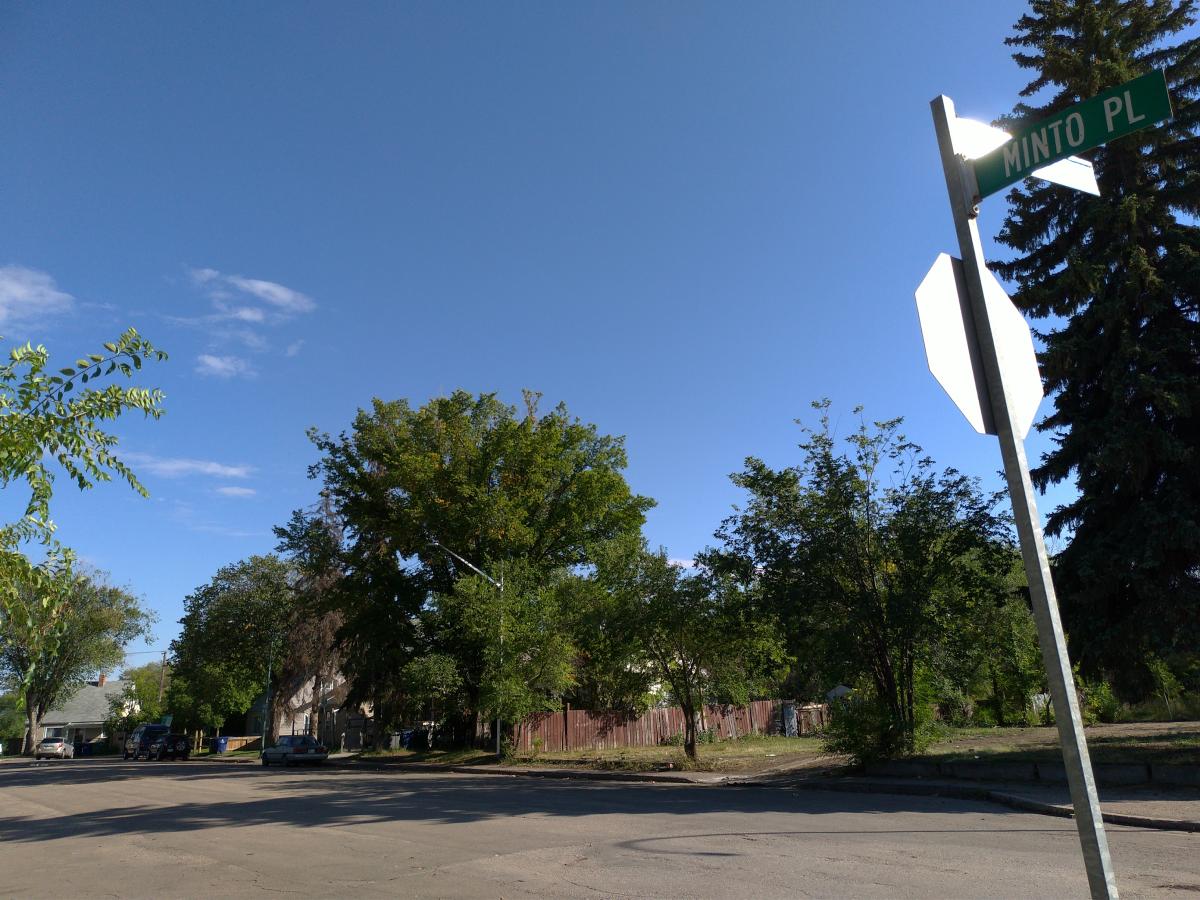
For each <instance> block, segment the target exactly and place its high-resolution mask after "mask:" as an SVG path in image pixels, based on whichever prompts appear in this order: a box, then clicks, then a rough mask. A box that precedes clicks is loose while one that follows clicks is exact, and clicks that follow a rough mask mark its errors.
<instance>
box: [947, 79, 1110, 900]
mask: <svg viewBox="0 0 1200 900" xmlns="http://www.w3.org/2000/svg"><path fill="white" fill-rule="evenodd" d="M930 105H931V106H932V108H933V121H934V126H935V127H936V129H937V137H938V147H939V149H940V150H941V156H942V169H943V171H944V173H945V176H946V189H947V191H948V192H949V194H950V208H951V210H952V211H953V213H954V230H955V232H956V233H957V235H958V245H959V250H960V252H961V254H962V268H963V274H964V276H965V281H966V290H967V295H968V297H969V299H970V307H971V313H972V318H973V319H974V325H975V335H974V337H975V338H976V340H977V343H978V348H979V356H980V361H981V362H982V363H983V369H984V373H985V375H986V379H987V390H988V394H989V396H990V400H991V410H992V418H993V420H994V425H995V429H996V432H997V435H998V437H999V439H1000V454H1001V456H1002V457H1003V459H1004V475H1005V478H1006V479H1007V481H1008V493H1009V496H1010V497H1011V498H1012V505H1013V517H1014V519H1015V520H1016V525H1017V535H1018V537H1019V538H1020V542H1021V556H1022V558H1023V560H1024V562H1025V575H1026V577H1027V578H1028V580H1029V593H1030V597H1031V599H1032V601H1033V614H1034V618H1035V620H1036V622H1037V630H1038V643H1039V644H1041V648H1042V662H1043V663H1044V665H1045V667H1046V675H1047V679H1048V681H1049V684H1050V697H1051V699H1052V700H1053V702H1054V715H1055V720H1056V722H1057V724H1058V737H1059V742H1060V743H1061V744H1062V754H1063V762H1064V763H1065V765H1066V770H1067V783H1068V785H1069V786H1070V790H1071V802H1072V803H1073V804H1074V807H1075V824H1076V827H1077V828H1078V830H1079V841H1080V844H1081V845H1082V847H1083V860H1084V864H1085V866H1086V868H1087V876H1088V884H1089V886H1090V888H1091V893H1092V896H1093V897H1096V898H1116V897H1117V879H1116V875H1115V874H1114V873H1113V866H1112V858H1111V857H1110V856H1109V852H1108V839H1107V837H1105V834H1104V820H1103V819H1102V818H1101V815H1100V800H1099V797H1098V796H1097V794H1096V783H1095V779H1094V777H1093V775H1092V763H1091V760H1090V759H1089V757H1088V750H1087V742H1086V741H1085V739H1084V736H1083V722H1082V720H1081V719H1080V716H1079V700H1078V698H1077V696H1076V694H1075V682H1074V679H1073V677H1072V674H1071V662H1070V659H1069V658H1068V656H1067V646H1066V640H1065V639H1064V638H1063V630H1062V621H1061V620H1060V618H1059V613H1058V600H1057V598H1056V597H1055V594H1054V583H1053V581H1052V580H1051V578H1050V562H1049V559H1048V558H1047V555H1046V544H1045V541H1044V539H1043V538H1042V526H1041V520H1040V519H1039V517H1038V512H1037V505H1036V503H1035V502H1034V495H1033V483H1032V482H1031V481H1030V478H1029V463H1028V461H1027V460H1026V458H1025V447H1024V444H1023V443H1022V441H1021V438H1020V437H1019V436H1018V434H1017V433H1016V431H1015V429H1014V425H1013V422H1014V416H1013V410H1012V408H1011V405H1012V397H1011V394H1010V393H1009V392H1007V391H1006V390H1005V384H1004V379H1003V377H1002V374H1001V368H1000V360H999V354H998V353H997V348H996V341H995V339H994V336H993V333H992V323H991V322H990V320H989V318H988V309H987V303H986V301H985V299H984V281H983V279H984V277H985V274H986V273H985V266H984V259H983V245H982V244H981V243H980V240H979V228H978V226H977V224H976V222H975V214H976V207H975V205H974V203H975V198H976V196H978V187H977V185H976V183H975V174H974V171H973V170H972V168H971V166H970V165H969V164H968V163H967V162H966V160H965V159H963V158H962V157H960V156H958V155H957V154H956V153H955V152H954V145H953V142H952V139H951V122H953V121H954V115H955V113H954V103H953V101H951V100H950V98H949V97H944V96H943V97H938V98H936V99H935V100H933V101H932V103H931V104H930ZM971 337H972V336H971V335H968V340H970V339H971Z"/></svg>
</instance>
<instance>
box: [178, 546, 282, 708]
mask: <svg viewBox="0 0 1200 900" xmlns="http://www.w3.org/2000/svg"><path fill="white" fill-rule="evenodd" d="M293 577H294V571H293V570H292V569H291V567H290V566H288V564H287V563H285V562H284V561H283V560H281V559H280V558H279V557H277V556H270V555H269V556H251V557H249V558H248V559H245V560H242V561H241V562H237V563H234V564H232V565H228V566H224V567H222V568H221V569H219V570H218V571H217V573H216V574H215V575H214V576H213V577H212V579H211V580H210V581H209V582H208V583H206V584H203V585H201V586H200V587H198V588H196V590H195V591H193V592H192V593H191V594H189V595H188V596H187V597H185V598H184V601H183V605H184V615H183V618H182V619H181V620H180V622H181V624H182V625H183V630H182V631H181V632H180V635H179V637H178V638H176V639H175V640H174V641H172V642H171V685H170V688H169V689H168V691H167V710H168V711H169V712H171V713H172V714H173V715H175V716H177V717H178V718H179V720H180V722H181V724H187V725H190V726H195V727H203V728H219V727H220V726H221V724H222V723H223V722H224V721H225V719H226V718H228V717H230V716H234V715H240V714H241V713H244V712H246V710H248V709H249V708H250V705H251V703H252V702H253V701H254V699H255V697H257V696H258V695H259V693H261V692H262V691H263V689H264V688H265V687H266V680H267V672H268V669H269V668H270V669H272V670H273V672H276V673H277V672H278V668H277V666H278V661H279V660H280V659H281V658H282V643H283V640H284V637H285V635H286V633H287V626H288V623H289V620H290V617H291V605H292V603H293V600H294V596H295V595H294V592H293V589H292V585H291V579H292V578H293ZM272 663H274V664H275V665H274V666H272ZM273 683H275V684H277V683H278V676H277V675H276V677H275V678H274V679H273ZM272 698H273V700H274V701H275V702H278V693H277V692H276V691H274V690H273V691H272ZM274 719H275V717H274V716H273V715H272V716H271V721H272V722H273V721H274Z"/></svg>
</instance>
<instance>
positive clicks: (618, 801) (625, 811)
mask: <svg viewBox="0 0 1200 900" xmlns="http://www.w3.org/2000/svg"><path fill="white" fill-rule="evenodd" d="M160 779H161V780H160ZM151 780H153V781H154V782H155V785H154V791H153V794H154V795H156V796H158V797H161V795H162V792H163V787H168V789H169V785H171V784H172V783H175V784H178V785H179V793H180V794H181V795H182V794H191V793H193V792H192V791H190V790H188V787H189V786H195V787H200V786H202V785H205V784H212V783H214V782H219V783H220V786H221V787H222V788H223V790H222V792H221V794H220V795H219V796H215V797H213V798H212V799H209V800H203V801H197V800H183V801H182V802H179V803H177V804H169V803H168V804H166V805H164V804H163V803H162V802H161V800H159V801H157V802H152V803H150V804H147V805H141V804H139V802H138V798H139V796H140V795H141V794H142V789H148V788H149V782H151ZM106 783H119V784H121V785H122V794H121V800H122V801H123V802H122V803H121V805H120V806H112V807H109V808H103V809H99V810H96V811H92V812H89V813H87V814H86V815H79V816H59V817H57V818H42V817H33V816H15V815H11V814H8V815H6V814H5V812H4V808H3V807H0V841H3V842H14V843H29V842H38V841H48V840H55V839H59V838H66V837H79V836H105V835H122V834H138V833H145V834H161V833H170V832H186V831H195V830H200V829H208V828H238V827H246V826H254V825H264V824H285V825H290V826H294V827H300V828H329V827H334V828H336V827H342V826H356V825H357V826H361V825H363V824H370V823H377V822H388V821H397V820H401V821H408V822H428V823H430V824H453V823H464V822H481V821H489V820H503V819H506V818H510V817H513V816H522V815H536V816H564V817H567V816H570V817H580V816H602V815H611V814H618V815H638V814H655V815H672V816H680V817H688V816H694V815H699V814H703V813H713V812H721V813H728V812H740V813H745V814H747V815H750V816H754V815H761V814H766V813H780V812H787V813H802V814H805V815H827V814H838V813H883V812H900V811H904V812H910V813H929V814H931V815H941V816H944V815H961V816H963V817H964V818H965V817H966V816H968V815H973V816H974V817H975V818H976V821H977V823H978V824H979V825H980V826H982V827H978V828H976V827H972V825H973V823H971V822H967V821H963V822H962V825H961V827H954V828H948V827H946V823H945V821H944V820H941V821H935V820H934V819H931V821H930V827H929V828H928V829H924V828H916V829H906V830H905V831H906V832H925V831H928V832H929V833H931V834H933V833H950V832H953V833H962V832H963V831H976V830H977V831H981V832H1016V831H1024V832H1046V833H1057V832H1067V833H1074V826H1073V825H1072V824H1071V823H1069V822H1065V821H1064V822H1062V823H1061V824H1056V825H1051V824H1049V823H1047V824H1046V825H1044V826H1042V825H1041V824H1040V823H1039V824H1038V826H1036V827H1031V823H1030V820H1029V818H1028V816H1027V815H1025V814H1023V813H1017V812H1015V811H1012V810H1006V809H1003V808H999V807H995V806H992V805H990V804H986V803H977V802H971V801H962V800H954V801H948V800H944V799H941V798H936V797H900V796H892V795H888V796H880V795H871V794H839V793H827V792H820V791H815V792H814V791H804V792H802V793H797V792H792V791H788V790H771V789H767V790H746V789H739V788H734V787H721V786H695V785H673V784H622V783H615V782H591V781H553V782H549V781H542V780H538V779H524V778H520V777H516V776H506V775H500V774H497V775H441V774H438V775H403V774H400V773H396V774H393V773H350V772H345V771H338V770H327V769H324V770H323V769H308V770H305V769H298V768H297V769H266V770H264V769H262V768H261V767H258V766H250V765H217V764H212V763H195V762H192V763H182V762H181V763H149V764H148V763H140V764H137V763H122V762H106V763H103V764H95V763H93V764H88V765H77V766H72V765H69V764H67V765H55V766H34V765H32V764H31V765H29V766H5V767H4V768H3V769H0V793H2V792H3V791H4V790H7V789H11V788H22V787H23V788H32V787H44V788H49V787H53V786H60V787H66V788H70V787H72V786H78V785H84V784H87V785H93V786H98V787H99V786H103V785H104V784H106ZM213 786H214V787H215V786H216V785H215V784H214V785H213ZM139 788H141V789H139ZM230 789H232V791H233V792H234V793H235V796H234V797H232V798H231V797H230V793H231V790H230ZM9 809H10V810H11V807H9ZM984 816H986V817H987V818H986V820H985V821H986V824H985V822H981V821H979V819H980V818H982V817H984ZM997 818H1000V819H1003V818H1012V819H1013V820H1014V821H1013V823H1012V827H1011V828H1006V827H1000V828H997V827H996V821H997ZM681 821H682V820H681ZM815 824H816V823H814V825H815ZM830 824H832V823H830ZM857 824H858V825H859V826H860V827H856V828H855V829H854V830H840V829H837V828H836V826H834V827H833V828H832V829H829V828H814V829H813V830H811V831H806V830H798V831H787V832H763V834H768V833H769V834H797V835H799V834H897V833H904V832H898V831H895V830H892V829H887V828H882V827H881V828H880V829H878V830H874V829H866V830H863V829H862V828H861V823H857ZM882 824H883V823H882V822H881V825H882ZM635 843H636V842H635ZM631 846H632V843H631Z"/></svg>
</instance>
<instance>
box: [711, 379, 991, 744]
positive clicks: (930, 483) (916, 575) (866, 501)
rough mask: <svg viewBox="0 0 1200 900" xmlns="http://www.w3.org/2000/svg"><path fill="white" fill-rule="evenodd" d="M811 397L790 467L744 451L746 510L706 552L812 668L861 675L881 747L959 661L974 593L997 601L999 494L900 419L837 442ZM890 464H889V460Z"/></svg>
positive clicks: (909, 725) (910, 726)
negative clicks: (786, 632)
mask: <svg viewBox="0 0 1200 900" xmlns="http://www.w3.org/2000/svg"><path fill="white" fill-rule="evenodd" d="M814 407H815V408H816V409H817V410H818V411H819V413H820V426H819V427H818V428H815V429H813V428H805V429H804V434H805V440H804V442H803V443H801V445H800V447H801V449H802V450H803V452H804V460H803V462H802V463H801V464H800V465H799V466H795V467H791V468H787V469H783V470H779V471H776V470H772V469H771V468H769V467H768V466H767V465H766V464H765V463H763V462H762V461H761V460H757V459H754V458H749V459H747V461H746V469H745V471H744V472H742V473H741V474H739V475H735V476H734V482H735V483H736V484H738V485H739V486H740V487H742V488H744V489H745V490H746V491H747V492H748V493H749V495H750V499H749V502H748V503H747V505H746V508H745V509H744V510H742V511H739V512H738V513H736V514H735V515H734V516H732V517H730V518H729V519H728V520H726V522H725V523H724V524H723V525H722V527H721V529H720V531H718V537H720V538H722V539H723V540H724V546H723V547H721V548H719V549H717V550H714V551H710V552H708V553H706V554H704V555H703V556H702V557H701V559H702V560H703V562H704V564H705V565H707V566H710V567H712V568H713V569H714V570H715V571H717V572H724V573H730V575H731V576H732V577H736V578H738V579H739V580H740V581H742V582H743V583H746V584H753V585H756V589H757V590H759V591H760V592H761V593H762V595H763V601H764V603H765V604H766V605H767V606H768V608H772V609H776V610H779V611H780V613H781V617H786V618H785V621H786V622H787V624H788V627H789V628H790V629H793V630H792V632H791V635H790V637H791V639H790V641H789V646H790V649H792V652H797V651H807V652H813V653H814V654H815V655H816V659H817V663H816V665H815V666H813V668H812V671H814V672H819V673H822V674H824V675H825V676H826V677H827V678H830V681H832V679H833V678H834V677H836V678H837V680H839V681H843V682H845V683H847V684H855V683H856V682H858V681H859V680H860V679H861V680H862V681H863V682H864V683H865V685H866V686H867V688H868V689H869V690H870V692H871V693H872V695H873V698H872V702H873V703H874V704H875V705H876V706H877V708H878V710H879V711H881V715H882V717H881V718H880V719H879V721H881V722H883V723H884V724H885V726H886V728H885V731H884V732H881V733H880V734H879V735H878V737H879V739H880V741H881V742H883V743H884V744H885V746H883V747H882V748H881V751H882V752H884V753H886V754H887V755H893V754H897V753H905V752H909V751H911V749H912V748H913V747H914V746H915V742H916V740H917V739H918V737H919V736H918V725H919V721H920V717H919V714H920V713H921V712H922V706H923V704H924V702H925V701H926V700H927V699H929V698H927V697H923V696H922V694H923V692H924V689H925V688H927V687H928V685H929V683H930V682H931V681H932V680H933V679H936V678H937V677H938V676H939V675H942V674H944V673H945V672H946V671H947V670H948V669H949V668H950V667H952V666H953V665H955V645H956V643H958V638H957V635H958V634H959V633H961V631H962V630H963V629H964V628H967V627H969V625H970V623H971V622H972V621H973V620H974V618H975V616H976V614H977V608H978V606H979V604H981V603H985V602H987V603H995V602H996V600H997V591H998V590H999V589H1000V586H1001V585H1003V578H1004V575H1005V573H1006V572H1007V571H1008V567H1009V566H1010V564H1011V559H1012V547H1011V542H1010V539H1009V535H1008V531H1007V528H1006V523H1005V521H1004V519H1003V518H1001V517H1000V516H999V515H997V514H996V513H995V512H994V506H995V503H996V501H997V498H996V497H992V496H987V495H984V494H983V493H981V491H980V489H979V486H978V483H977V482H976V481H974V480H972V479H969V478H967V477H965V476H963V475H962V474H960V473H958V472H956V471H954V470H953V469H947V470H945V471H944V472H943V473H941V474H940V475H939V474H938V473H936V472H935V471H934V468H933V462H932V460H930V459H928V458H927V457H923V456H922V455H921V451H920V448H919V447H917V446H916V445H914V444H912V443H911V442H909V441H907V440H906V439H905V438H904V437H903V435H901V434H900V432H899V426H900V420H899V419H895V420H891V421H888V422H877V423H875V425H874V427H873V428H871V427H868V426H867V424H866V423H865V422H864V423H861V424H860V426H859V428H858V429H857V430H856V431H855V432H853V433H851V434H850V435H849V436H848V437H847V438H846V445H847V447H846V449H840V448H839V446H838V443H839V442H838V441H837V439H836V438H835V436H834V434H833V432H832V427H831V424H830V418H829V403H828V401H822V402H819V403H815V404H814ZM889 470H890V471H889Z"/></svg>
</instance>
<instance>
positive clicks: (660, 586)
mask: <svg viewBox="0 0 1200 900" xmlns="http://www.w3.org/2000/svg"><path fill="white" fill-rule="evenodd" d="M608 550H609V552H608V553H607V554H606V555H604V556H603V557H601V559H600V561H599V563H598V566H597V575H596V577H597V579H598V580H599V582H600V584H601V585H602V586H603V587H604V588H605V589H606V590H608V591H609V592H610V593H611V594H612V596H613V599H614V601H615V603H614V605H617V606H620V607H624V608H623V609H620V611H619V612H618V615H617V618H618V619H619V620H621V621H623V622H624V623H626V624H627V625H628V626H630V627H631V629H632V634H631V635H630V637H631V638H633V640H634V641H636V644H635V646H636V647H637V649H638V650H639V651H640V654H641V668H642V669H643V671H646V672H649V673H651V674H652V675H653V677H655V678H656V679H659V680H661V681H662V682H663V683H664V685H666V687H667V688H668V689H669V690H670V694H671V697H672V698H673V699H674V701H675V702H676V703H677V704H679V706H680V708H681V709H682V710H683V716H684V751H685V752H686V753H687V755H688V756H689V757H690V758H692V759H695V758H696V733H697V722H698V718H699V713H700V711H701V709H702V707H703V706H704V705H705V704H709V703H732V704H744V703H746V702H748V701H749V700H751V699H752V698H753V697H754V696H756V695H759V696H761V695H762V694H763V693H764V692H766V691H768V690H769V689H770V687H771V685H773V684H774V683H775V681H776V680H777V678H778V676H779V675H780V674H782V672H783V671H784V670H786V665H787V658H786V654H785V652H784V647H783V642H782V638H781V635H780V632H779V628H778V624H777V623H776V622H775V621H774V619H773V618H772V617H771V616H770V615H769V614H767V613H766V612H765V611H764V610H762V609H761V608H759V607H758V606H757V605H756V604H755V603H754V599H753V597H752V595H750V594H749V593H748V592H747V591H745V590H743V589H741V588H740V587H739V586H738V585H737V584H736V583H735V582H734V581H733V580H732V579H730V578H723V577H719V576H716V575H714V574H713V573H711V572H708V571H703V570H702V571H699V572H695V573H690V574H689V573H687V572H686V571H685V570H683V569H681V568H680V567H679V566H677V565H674V564H672V563H671V562H670V561H669V560H668V559H667V555H666V553H665V552H662V551H660V552H658V553H650V552H647V551H646V549H645V547H644V545H642V544H641V542H640V541H626V542H624V545H623V546H622V545H621V544H617V543H616V542H614V544H613V545H610V547H609V548H608Z"/></svg>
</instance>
